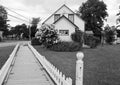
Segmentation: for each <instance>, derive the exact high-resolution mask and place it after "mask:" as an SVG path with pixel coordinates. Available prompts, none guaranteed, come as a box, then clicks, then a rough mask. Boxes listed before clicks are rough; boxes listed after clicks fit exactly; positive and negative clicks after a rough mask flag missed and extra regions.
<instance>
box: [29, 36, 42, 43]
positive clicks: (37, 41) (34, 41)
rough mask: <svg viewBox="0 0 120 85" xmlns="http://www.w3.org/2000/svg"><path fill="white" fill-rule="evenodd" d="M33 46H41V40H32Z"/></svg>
mask: <svg viewBox="0 0 120 85" xmlns="http://www.w3.org/2000/svg"><path fill="white" fill-rule="evenodd" d="M31 44H32V45H41V43H40V41H39V38H36V37H35V38H33V39H32V40H31Z"/></svg>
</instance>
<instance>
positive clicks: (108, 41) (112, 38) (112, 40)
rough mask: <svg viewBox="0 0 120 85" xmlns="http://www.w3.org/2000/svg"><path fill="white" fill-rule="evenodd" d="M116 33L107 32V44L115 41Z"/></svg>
mask: <svg viewBox="0 0 120 85" xmlns="http://www.w3.org/2000/svg"><path fill="white" fill-rule="evenodd" d="M115 33H116V31H115V30H109V31H106V42H107V43H108V44H112V43H113V42H114V41H115V37H114V35H115Z"/></svg>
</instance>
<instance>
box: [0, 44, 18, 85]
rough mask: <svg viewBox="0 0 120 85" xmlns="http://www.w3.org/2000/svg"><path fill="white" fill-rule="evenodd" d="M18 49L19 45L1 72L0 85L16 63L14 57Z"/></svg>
mask: <svg viewBox="0 0 120 85" xmlns="http://www.w3.org/2000/svg"><path fill="white" fill-rule="evenodd" d="M18 48H19V44H17V45H16V47H15V48H14V50H13V52H12V53H11V54H10V56H9V58H8V60H7V61H6V63H5V64H4V66H3V67H2V68H1V70H0V85H2V84H3V82H4V79H5V78H6V76H7V74H8V71H9V69H10V67H11V65H12V64H13V63H14V57H15V55H16V52H17V50H18Z"/></svg>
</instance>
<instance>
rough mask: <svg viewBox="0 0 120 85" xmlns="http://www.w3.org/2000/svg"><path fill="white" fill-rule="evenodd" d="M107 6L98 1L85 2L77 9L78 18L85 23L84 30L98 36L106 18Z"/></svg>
mask: <svg viewBox="0 0 120 85" xmlns="http://www.w3.org/2000/svg"><path fill="white" fill-rule="evenodd" d="M106 10H107V6H106V4H105V3H104V2H103V1H100V0H87V1H86V2H85V3H82V6H80V7H79V11H78V12H79V13H80V17H81V18H82V19H83V20H84V21H85V30H92V31H93V33H94V35H96V36H100V35H101V31H102V26H103V21H104V20H105V18H106V17H107V16H108V13H107V11H106Z"/></svg>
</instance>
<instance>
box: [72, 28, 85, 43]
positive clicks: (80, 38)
mask: <svg viewBox="0 0 120 85" xmlns="http://www.w3.org/2000/svg"><path fill="white" fill-rule="evenodd" d="M83 34H84V33H83V32H81V31H80V30H78V31H76V32H75V33H73V34H71V38H72V40H73V41H75V42H78V43H81V44H82V43H83Z"/></svg>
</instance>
